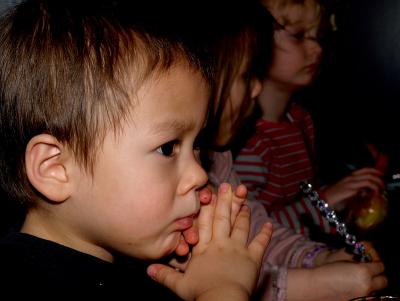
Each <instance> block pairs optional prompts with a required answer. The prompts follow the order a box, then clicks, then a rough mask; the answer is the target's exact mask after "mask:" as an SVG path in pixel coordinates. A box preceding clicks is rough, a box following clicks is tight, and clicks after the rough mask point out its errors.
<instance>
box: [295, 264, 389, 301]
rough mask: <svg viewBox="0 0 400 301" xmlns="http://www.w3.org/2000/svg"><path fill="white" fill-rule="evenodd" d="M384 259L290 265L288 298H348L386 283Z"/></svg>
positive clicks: (330, 300) (340, 300) (329, 300)
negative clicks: (311, 267) (303, 266)
mask: <svg viewBox="0 0 400 301" xmlns="http://www.w3.org/2000/svg"><path fill="white" fill-rule="evenodd" d="M383 270H384V266H383V264H382V262H370V263H354V262H344V261H342V262H335V263H331V264H325V265H322V266H319V267H317V268H314V269H289V270H288V286H287V301H317V300H324V301H347V300H350V299H352V298H355V297H359V296H366V295H368V294H370V293H371V292H373V291H377V290H381V289H383V288H385V287H386V285H387V278H386V277H385V276H384V275H383Z"/></svg>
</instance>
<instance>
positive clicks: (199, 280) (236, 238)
mask: <svg viewBox="0 0 400 301" xmlns="http://www.w3.org/2000/svg"><path fill="white" fill-rule="evenodd" d="M233 198H234V196H233V192H232V191H231V188H230V186H229V185H228V184H223V185H221V187H220V189H219V191H218V201H217V200H216V197H214V198H213V201H212V202H211V203H210V204H209V205H205V206H203V207H202V209H201V212H200V216H199V234H200V240H199V243H198V244H197V245H196V246H195V247H194V249H193V252H192V257H191V259H190V262H189V265H188V266H187V269H186V271H185V272H184V273H179V272H177V271H175V270H174V269H172V268H170V267H167V266H164V265H160V264H155V265H151V266H150V267H149V269H148V273H149V275H150V276H151V277H152V278H153V279H155V280H156V281H158V282H160V283H162V284H164V285H166V286H167V287H169V288H170V289H171V290H173V291H174V292H175V293H177V294H178V295H179V296H180V297H181V298H183V299H185V300H210V301H212V300H218V301H222V300H248V298H249V297H250V295H251V293H252V291H253V289H254V287H255V285H256V282H257V279H258V273H259V269H260V265H261V260H262V257H263V254H264V251H265V248H266V246H267V245H268V242H269V239H270V237H271V232H272V229H271V225H270V224H266V225H264V226H263V228H262V229H261V231H260V232H259V234H258V235H257V236H256V237H255V238H254V239H253V240H252V241H251V242H250V243H247V239H248V233H249V218H250V210H249V209H248V207H247V206H244V207H242V209H241V210H240V212H239V214H238V216H237V218H236V220H235V222H234V225H233V226H232V225H231V211H232V199H233Z"/></svg>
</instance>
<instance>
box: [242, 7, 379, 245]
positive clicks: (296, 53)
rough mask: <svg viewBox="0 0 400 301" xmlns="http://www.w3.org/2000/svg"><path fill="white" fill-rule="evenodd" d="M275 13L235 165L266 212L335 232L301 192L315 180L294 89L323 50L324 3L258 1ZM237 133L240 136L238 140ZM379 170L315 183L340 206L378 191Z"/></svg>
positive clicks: (309, 136)
mask: <svg viewBox="0 0 400 301" xmlns="http://www.w3.org/2000/svg"><path fill="white" fill-rule="evenodd" d="M261 3H262V4H263V5H264V6H265V7H266V8H267V9H268V10H269V11H270V12H271V14H272V16H273V17H274V19H275V22H274V24H275V25H274V33H273V51H272V59H271V64H270V66H269V68H268V70H267V73H266V76H265V77H264V78H263V79H262V86H263V88H262V91H261V92H260V94H259V95H258V97H257V105H258V109H259V110H258V111H256V112H258V115H257V114H255V115H254V116H256V118H257V119H256V121H255V123H254V124H255V125H254V128H253V131H252V132H251V133H250V135H249V136H248V137H245V138H243V137H242V138H241V139H242V141H240V144H241V149H240V150H239V151H238V154H237V156H236V157H235V171H236V172H237V174H238V175H239V177H240V179H241V181H242V183H243V184H245V185H246V186H247V187H248V190H249V194H250V196H251V198H253V199H257V200H259V201H260V202H261V203H262V204H263V206H264V207H265V208H266V210H267V211H268V213H269V214H270V215H271V217H272V218H273V219H274V220H276V221H277V222H279V223H281V224H282V225H285V226H287V227H290V228H293V229H294V230H295V231H296V232H298V233H304V234H307V235H312V234H317V235H318V236H317V237H321V232H326V233H335V232H336V229H335V228H334V227H332V226H331V225H330V224H329V222H328V221H327V220H325V219H324V217H323V216H322V214H321V212H320V211H319V210H318V209H316V208H315V207H314V206H313V205H312V204H311V202H310V201H308V200H306V199H304V198H302V196H301V192H300V183H302V182H303V181H308V182H310V183H312V184H314V186H315V185H317V184H318V183H316V182H317V180H316V176H317V167H316V166H315V163H316V160H315V156H316V154H315V149H314V148H315V145H314V144H315V142H314V139H315V133H314V125H313V121H312V118H311V116H310V114H309V113H308V112H307V111H306V110H305V109H304V108H303V107H302V106H301V105H300V104H298V103H297V102H295V101H294V95H295V93H296V92H298V91H299V90H300V89H302V88H304V87H307V86H308V85H310V84H311V83H312V81H313V79H314V78H315V76H316V75H317V73H318V67H319V63H320V60H321V55H322V47H321V44H320V42H321V31H322V30H321V29H322V27H323V26H322V25H323V24H324V9H323V6H322V5H321V4H320V3H319V2H318V1H317V0H263V1H261ZM243 140H244V141H243ZM381 177H382V173H381V172H380V171H378V170H377V169H375V168H369V167H366V168H361V169H358V170H355V171H353V172H352V173H351V174H349V175H347V176H346V177H344V178H343V179H341V180H340V181H338V182H336V183H334V184H332V185H328V186H324V187H319V193H320V195H321V196H322V197H323V199H324V200H326V201H327V202H328V204H330V205H332V206H334V207H335V208H336V209H343V208H344V207H345V206H346V202H348V201H350V200H351V199H352V198H354V197H356V196H357V195H358V194H359V193H360V191H362V190H370V191H372V193H373V194H378V193H380V190H381V189H382V188H383V181H382V179H381Z"/></svg>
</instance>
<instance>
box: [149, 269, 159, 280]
mask: <svg viewBox="0 0 400 301" xmlns="http://www.w3.org/2000/svg"><path fill="white" fill-rule="evenodd" d="M147 275H149V276H150V277H151V278H153V279H156V276H157V269H156V268H155V267H153V266H149V267H148V268H147Z"/></svg>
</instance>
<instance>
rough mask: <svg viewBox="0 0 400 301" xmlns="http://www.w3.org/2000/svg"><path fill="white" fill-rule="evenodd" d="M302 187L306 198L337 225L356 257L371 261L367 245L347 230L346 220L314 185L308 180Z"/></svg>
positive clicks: (330, 221) (337, 229) (360, 259)
mask: <svg viewBox="0 0 400 301" xmlns="http://www.w3.org/2000/svg"><path fill="white" fill-rule="evenodd" d="M300 189H301V191H302V193H303V196H304V198H305V199H308V200H309V201H310V202H311V204H313V205H314V206H315V207H316V208H317V209H318V210H319V211H320V212H321V213H322V215H323V216H324V217H325V218H326V219H327V220H328V222H329V223H331V224H332V225H334V226H335V227H336V231H337V232H338V233H339V234H340V235H341V236H342V237H343V238H344V240H345V242H346V244H347V245H348V246H349V247H350V248H351V249H352V252H353V254H354V255H355V259H356V260H358V261H360V262H371V261H372V258H371V255H370V254H368V253H366V249H365V246H364V245H363V244H362V243H361V242H358V241H357V238H356V236H355V235H353V234H350V233H348V232H347V226H346V224H345V223H344V222H342V221H340V220H339V218H338V216H337V214H336V212H335V211H334V210H333V209H332V208H330V207H329V205H328V203H327V202H326V201H324V200H322V199H321V198H320V196H319V194H318V192H317V191H316V190H314V189H313V186H312V185H311V184H310V183H308V182H302V183H301V184H300Z"/></svg>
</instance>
